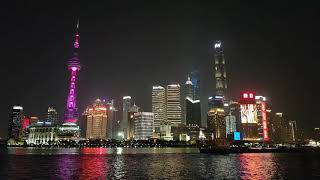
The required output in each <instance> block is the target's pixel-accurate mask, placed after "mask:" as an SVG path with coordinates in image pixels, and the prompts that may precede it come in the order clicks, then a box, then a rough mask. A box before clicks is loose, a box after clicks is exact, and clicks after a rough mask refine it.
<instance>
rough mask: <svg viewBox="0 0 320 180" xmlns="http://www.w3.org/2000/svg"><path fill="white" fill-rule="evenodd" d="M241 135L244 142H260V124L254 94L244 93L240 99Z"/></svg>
mask: <svg viewBox="0 0 320 180" xmlns="http://www.w3.org/2000/svg"><path fill="white" fill-rule="evenodd" d="M239 102H240V108H241V134H242V139H243V140H250V141H259V140H261V138H262V137H261V135H259V131H258V129H259V124H258V118H257V105H256V100H255V93H254V92H243V93H242V96H241V98H240V101H239Z"/></svg>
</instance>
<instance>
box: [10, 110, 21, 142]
mask: <svg viewBox="0 0 320 180" xmlns="http://www.w3.org/2000/svg"><path fill="white" fill-rule="evenodd" d="M22 124H23V107H22V106H13V107H12V113H11V119H10V121H9V127H8V138H13V139H19V138H20V136H21V130H22Z"/></svg>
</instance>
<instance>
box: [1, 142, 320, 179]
mask: <svg viewBox="0 0 320 180" xmlns="http://www.w3.org/2000/svg"><path fill="white" fill-rule="evenodd" d="M0 179H255V180H256V179H263V180H264V179H320V154H295V153H290V154H286V153H261V154H249V153H248V154H229V155H215V154H201V153H199V150H198V149H196V148H82V149H79V148H61V149H52V148H43V149H42V148H15V147H8V148H6V147H2V148H0Z"/></svg>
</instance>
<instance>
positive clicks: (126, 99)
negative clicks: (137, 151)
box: [121, 96, 131, 138]
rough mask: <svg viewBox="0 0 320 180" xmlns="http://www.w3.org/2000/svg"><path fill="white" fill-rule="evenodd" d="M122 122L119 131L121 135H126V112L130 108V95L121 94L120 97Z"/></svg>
mask: <svg viewBox="0 0 320 180" xmlns="http://www.w3.org/2000/svg"><path fill="white" fill-rule="evenodd" d="M122 100H123V101H122V102H123V104H122V122H121V131H122V133H123V137H125V138H127V137H128V133H127V132H128V112H129V110H130V108H131V96H123V98H122Z"/></svg>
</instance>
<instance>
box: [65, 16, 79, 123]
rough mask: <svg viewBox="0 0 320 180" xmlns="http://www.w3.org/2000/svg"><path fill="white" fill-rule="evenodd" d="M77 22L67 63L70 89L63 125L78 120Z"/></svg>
mask: <svg viewBox="0 0 320 180" xmlns="http://www.w3.org/2000/svg"><path fill="white" fill-rule="evenodd" d="M78 51H79V21H78V23H77V29H76V33H75V39H74V43H73V56H72V57H71V58H70V59H69V61H68V69H69V70H70V71H71V75H70V87H69V94H68V99H67V108H66V111H65V114H64V123H77V121H78V118H79V113H78V108H77V104H76V78H77V74H78V71H79V70H80V69H81V66H80V59H79V52H78Z"/></svg>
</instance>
